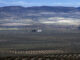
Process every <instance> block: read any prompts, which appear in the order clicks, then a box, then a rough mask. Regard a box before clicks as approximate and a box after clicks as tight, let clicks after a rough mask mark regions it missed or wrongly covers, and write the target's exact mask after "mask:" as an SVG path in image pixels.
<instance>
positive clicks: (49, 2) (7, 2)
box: [0, 0, 80, 7]
mask: <svg viewBox="0 0 80 60" xmlns="http://www.w3.org/2000/svg"><path fill="white" fill-rule="evenodd" d="M3 6H24V7H30V6H75V7H77V6H80V0H0V7H3Z"/></svg>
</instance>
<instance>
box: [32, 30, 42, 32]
mask: <svg viewBox="0 0 80 60" xmlns="http://www.w3.org/2000/svg"><path fill="white" fill-rule="evenodd" d="M32 32H42V29H33V30H32Z"/></svg>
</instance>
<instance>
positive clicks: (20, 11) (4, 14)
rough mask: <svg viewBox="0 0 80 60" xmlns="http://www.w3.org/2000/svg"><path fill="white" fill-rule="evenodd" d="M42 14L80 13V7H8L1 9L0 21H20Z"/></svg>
mask: <svg viewBox="0 0 80 60" xmlns="http://www.w3.org/2000/svg"><path fill="white" fill-rule="evenodd" d="M41 12H51V13H52V12H53V13H76V12H80V7H63V6H34V7H21V6H6V7H0V19H4V18H16V19H19V18H27V17H28V18H29V17H32V16H33V17H36V16H35V14H39V13H41ZM30 14H31V15H32V16H31V15H30ZM49 16H50V15H49Z"/></svg>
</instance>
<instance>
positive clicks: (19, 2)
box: [0, 1, 37, 6]
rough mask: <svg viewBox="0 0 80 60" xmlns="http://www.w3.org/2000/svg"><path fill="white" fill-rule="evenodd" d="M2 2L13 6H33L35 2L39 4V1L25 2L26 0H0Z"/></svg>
mask: <svg viewBox="0 0 80 60" xmlns="http://www.w3.org/2000/svg"><path fill="white" fill-rule="evenodd" d="M0 4H1V5H2V4H3V6H4V5H5V6H11V5H20V6H31V5H34V4H37V3H31V2H25V1H13V2H11V1H8V2H7V1H0Z"/></svg>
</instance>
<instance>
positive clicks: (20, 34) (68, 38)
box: [0, 29, 80, 53]
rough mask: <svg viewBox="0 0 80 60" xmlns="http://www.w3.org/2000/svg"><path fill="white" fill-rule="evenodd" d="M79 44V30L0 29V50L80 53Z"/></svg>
mask: <svg viewBox="0 0 80 60" xmlns="http://www.w3.org/2000/svg"><path fill="white" fill-rule="evenodd" d="M79 46H80V31H79V30H63V29H62V30H61V29H60V30H59V29H44V30H43V31H42V32H40V33H38V32H27V30H0V50H11V49H13V50H63V51H64V52H68V53H69V52H71V53H80V47H79Z"/></svg>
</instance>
